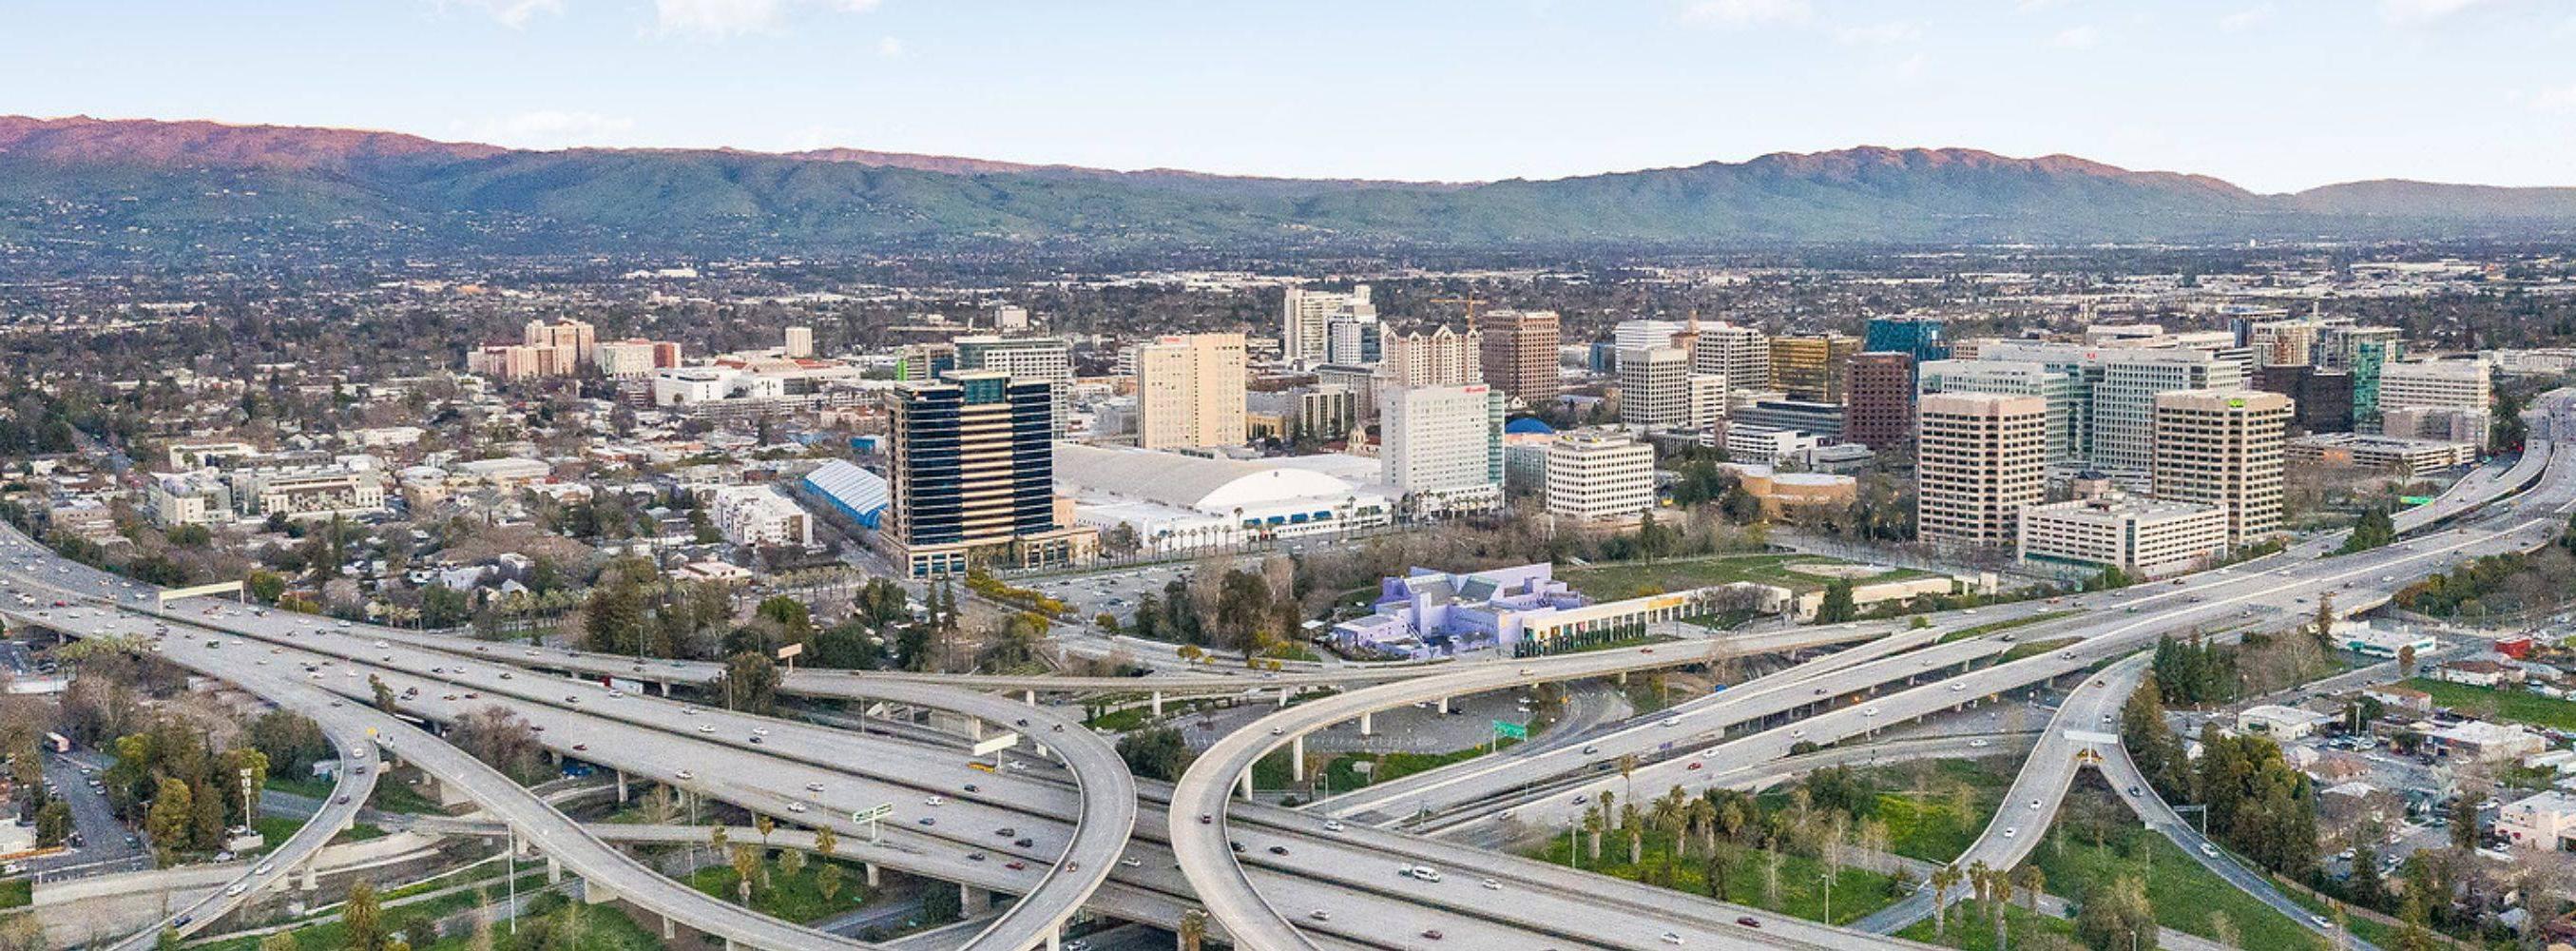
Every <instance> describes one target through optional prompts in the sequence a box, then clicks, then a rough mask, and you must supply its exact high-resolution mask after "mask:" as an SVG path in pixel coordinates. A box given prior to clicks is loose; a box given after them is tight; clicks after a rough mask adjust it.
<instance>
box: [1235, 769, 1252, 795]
mask: <svg viewBox="0 0 2576 951" xmlns="http://www.w3.org/2000/svg"><path fill="white" fill-rule="evenodd" d="M1235 780H1236V782H1237V785H1240V786H1242V787H1243V798H1245V799H1250V798H1252V771H1251V770H1248V769H1247V770H1244V771H1243V775H1241V776H1237V777H1235Z"/></svg>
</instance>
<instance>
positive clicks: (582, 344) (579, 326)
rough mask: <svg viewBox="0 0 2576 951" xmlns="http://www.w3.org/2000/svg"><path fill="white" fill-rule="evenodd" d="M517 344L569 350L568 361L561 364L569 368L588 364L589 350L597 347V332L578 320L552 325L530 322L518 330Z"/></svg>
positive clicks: (537, 321) (535, 321)
mask: <svg viewBox="0 0 2576 951" xmlns="http://www.w3.org/2000/svg"><path fill="white" fill-rule="evenodd" d="M519 342H520V343H522V344H525V345H527V346H531V347H554V348H557V349H569V350H571V351H572V353H571V354H570V359H567V360H564V361H562V363H563V365H564V366H567V367H570V366H575V365H578V364H583V363H589V362H590V352H591V350H592V349H594V348H596V347H597V346H598V345H599V332H598V331H597V330H595V329H592V327H591V326H590V325H589V324H588V323H585V322H582V321H578V320H566V321H562V322H560V323H552V324H549V323H546V322H545V321H542V320H531V321H528V323H527V326H525V327H522V328H520V341H519ZM562 372H567V373H568V372H571V371H570V370H565V371H562Z"/></svg>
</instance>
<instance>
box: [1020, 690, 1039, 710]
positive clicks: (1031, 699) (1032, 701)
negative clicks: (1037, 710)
mask: <svg viewBox="0 0 2576 951" xmlns="http://www.w3.org/2000/svg"><path fill="white" fill-rule="evenodd" d="M1020 701H1021V702H1023V703H1026V704H1028V705H1029V706H1032V707H1034V706H1037V705H1038V692H1037V691H1035V690H1023V691H1020Z"/></svg>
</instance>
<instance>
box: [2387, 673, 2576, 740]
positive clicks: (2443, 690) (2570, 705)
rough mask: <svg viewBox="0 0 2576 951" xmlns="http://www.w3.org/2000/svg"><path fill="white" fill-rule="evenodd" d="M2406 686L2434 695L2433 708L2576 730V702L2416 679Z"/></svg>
mask: <svg viewBox="0 0 2576 951" xmlns="http://www.w3.org/2000/svg"><path fill="white" fill-rule="evenodd" d="M2406 685H2407V686H2409V687H2413V688H2415V689H2417V690H2421V691H2424V692H2425V693H2429V694H2432V695H2433V702H2434V703H2435V704H2438V705H2441V706H2445V707H2449V708H2451V709H2453V710H2458V711H2460V712H2463V713H2474V714H2477V715H2478V716H2480V717H2482V718H2485V719H2490V720H2503V721H2505V722H2508V723H2524V724H2529V725H2532V726H2542V727H2549V728H2551V729H2557V730H2576V701H2568V700H2553V699H2551V698H2548V697H2544V696H2541V695H2539V694H2536V693H2529V692H2526V691H2522V690H2496V689H2492V688H2488V687H2473V686H2470V685H2468V684H2455V683H2451V682H2450V681H2447V680H2432V679H2429V678H2424V677H2417V678H2415V679H2413V680H2409V681H2407V682H2406Z"/></svg>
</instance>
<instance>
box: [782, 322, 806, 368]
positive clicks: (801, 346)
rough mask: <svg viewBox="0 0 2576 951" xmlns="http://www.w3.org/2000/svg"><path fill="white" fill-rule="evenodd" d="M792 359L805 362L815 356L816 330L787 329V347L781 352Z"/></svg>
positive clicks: (804, 328) (802, 328) (803, 328)
mask: <svg viewBox="0 0 2576 951" xmlns="http://www.w3.org/2000/svg"><path fill="white" fill-rule="evenodd" d="M781 352H782V353H783V354H784V355H785V356H787V357H788V358H790V359H795V360H803V359H807V358H810V357H812V356H813V355H814V328H812V327H789V328H787V346H786V348H785V349H784V350H783V351H781Z"/></svg>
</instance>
